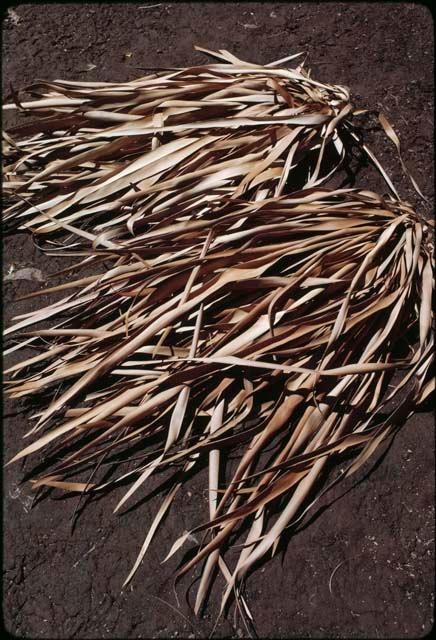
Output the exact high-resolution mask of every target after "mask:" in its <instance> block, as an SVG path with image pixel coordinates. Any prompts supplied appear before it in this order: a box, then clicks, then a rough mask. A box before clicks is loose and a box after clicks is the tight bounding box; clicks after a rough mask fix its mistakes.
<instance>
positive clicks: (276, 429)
mask: <svg viewBox="0 0 436 640" xmlns="http://www.w3.org/2000/svg"><path fill="white" fill-rule="evenodd" d="M270 195H272V194H271V193H270ZM41 222H42V218H41ZM31 226H32V227H35V222H33V223H32V225H31ZM127 245H128V250H127V248H126V246H124V245H123V246H119V245H116V246H101V243H100V246H99V247H95V249H94V250H93V251H92V255H93V257H94V259H95V260H99V261H100V263H101V264H102V265H103V260H105V259H110V260H109V261H110V266H108V267H107V269H106V270H104V268H103V266H102V272H101V273H100V274H98V275H92V276H88V277H86V278H82V279H77V280H75V281H69V282H67V283H65V284H63V285H61V286H59V287H54V288H52V291H55V290H60V289H71V290H72V293H69V294H68V295H67V297H65V298H64V299H62V300H60V301H58V302H55V303H53V304H51V305H49V306H48V307H45V308H43V309H40V310H37V311H33V312H31V313H27V314H24V315H22V316H19V317H17V318H16V319H15V320H16V324H15V325H14V326H12V327H11V328H10V329H8V330H7V333H12V332H17V331H19V330H23V329H24V330H25V332H24V338H25V339H24V340H23V341H22V342H21V343H18V344H17V345H15V346H14V347H12V348H11V349H10V351H12V350H14V351H17V350H18V349H20V348H21V347H22V346H25V345H26V344H29V343H32V345H33V346H34V347H35V348H39V349H40V353H38V354H37V355H36V356H33V357H32V358H29V359H27V360H24V361H22V362H19V363H18V364H16V365H14V366H12V367H10V368H9V369H8V371H7V373H9V374H10V379H9V380H8V381H7V389H8V393H9V394H10V395H11V396H12V397H21V396H28V395H32V394H43V396H44V399H47V398H51V402H50V404H49V406H48V407H47V408H46V409H45V410H44V411H43V413H41V414H39V415H38V416H36V417H37V418H38V420H37V422H36V424H35V426H34V427H33V428H32V429H31V431H30V433H29V434H28V435H29V436H30V435H32V441H31V443H30V444H29V445H28V446H26V447H25V448H24V449H23V450H22V451H20V452H19V453H18V454H17V455H16V456H15V457H14V458H13V460H19V459H21V458H23V457H25V456H28V455H29V454H33V453H35V452H37V451H39V450H44V451H45V452H46V454H45V455H46V458H47V459H49V458H50V456H52V458H51V459H52V461H53V464H52V467H51V470H50V472H49V473H44V474H43V475H39V476H37V477H36V478H34V484H33V486H34V487H35V488H38V487H43V486H48V487H59V488H63V489H65V490H70V491H76V492H77V491H78V492H82V493H90V492H91V493H92V492H97V491H102V490H104V489H105V488H107V487H108V485H117V484H119V483H126V482H130V483H131V484H130V487H129V489H128V490H127V492H126V493H125V495H124V496H123V498H122V499H121V501H120V502H119V504H118V505H117V507H116V510H118V509H119V508H120V507H122V506H123V505H125V504H126V502H127V501H128V500H131V499H132V497H133V495H135V496H136V497H138V496H139V495H140V494H141V492H142V491H144V489H145V483H146V480H147V479H148V478H149V477H150V475H151V474H152V473H153V472H156V471H160V470H162V469H168V470H171V469H174V468H175V469H176V471H175V473H174V477H173V486H172V489H171V490H170V491H169V493H168V494H167V496H166V497H165V499H164V501H163V503H162V505H161V508H160V510H159V511H158V513H157V515H156V518H155V520H154V522H153V523H152V525H151V526H150V528H149V530H148V533H147V537H146V540H145V542H144V545H143V547H142V549H141V551H140V554H139V556H138V559H137V561H136V563H135V565H134V567H133V569H132V571H131V573H130V575H129V576H128V577H127V580H126V582H128V581H129V580H130V579H131V577H132V576H133V574H134V572H135V571H136V570H137V569H138V567H139V565H140V563H141V560H142V558H143V556H144V554H145V552H146V550H147V548H148V545H149V544H150V541H151V539H152V537H153V535H154V533H155V531H156V529H157V527H158V525H159V523H160V522H161V520H162V518H163V517H164V515H165V513H166V512H167V511H168V509H169V508H170V506H171V503H172V501H173V499H174V497H175V495H176V493H177V492H178V491H179V490H180V489H181V488H185V484H186V481H187V476H186V474H187V472H188V471H189V470H191V469H194V470H195V468H196V467H197V466H199V464H200V463H203V462H205V463H206V464H208V466H209V487H208V491H209V498H210V499H209V515H208V517H207V516H206V515H203V514H202V513H199V514H198V525H197V526H195V528H193V529H192V530H191V531H190V532H185V533H184V534H183V535H182V537H181V538H179V539H178V540H177V541H176V542H175V544H174V546H173V548H172V549H171V550H170V552H169V555H171V554H173V553H175V552H176V551H177V550H178V549H180V548H181V547H182V545H183V543H184V542H186V541H187V540H188V539H192V538H190V534H193V533H196V532H200V531H202V532H204V533H205V535H207V536H208V540H207V542H206V543H205V544H202V545H200V547H199V549H198V552H197V553H196V555H195V556H194V558H193V559H192V560H190V561H189V562H188V563H186V564H185V565H184V566H183V567H182V568H181V569H180V571H179V574H178V575H182V574H183V573H186V572H187V571H189V570H191V569H192V568H193V567H194V566H195V565H196V564H197V563H199V562H201V561H203V560H205V565H204V569H203V574H202V580H201V583H200V588H199V591H198V596H197V601H196V605H195V608H196V610H197V611H198V610H199V609H200V607H201V605H202V603H203V601H204V598H205V594H206V593H207V589H208V586H209V584H210V581H211V577H212V575H213V572H214V571H215V570H219V571H221V573H222V574H223V576H224V579H225V582H226V585H227V587H226V590H225V592H224V595H223V599H222V606H223V607H224V605H225V603H226V602H227V600H228V597H229V595H230V594H231V593H232V590H233V591H234V592H235V593H236V594H237V595H238V594H239V591H238V589H239V586H240V584H241V581H242V580H243V579H244V577H245V576H246V575H247V573H248V572H249V571H250V570H251V569H252V567H253V566H254V565H255V563H256V562H257V561H258V560H259V559H260V558H261V557H262V556H264V555H265V554H267V553H272V554H274V553H275V551H276V549H277V545H278V543H279V542H280V540H281V537H282V536H283V533H284V531H285V529H287V528H288V527H290V526H293V527H295V526H296V525H297V524H298V522H299V521H300V520H301V519H302V518H303V517H304V515H305V513H306V512H307V510H308V509H309V508H310V507H311V506H312V505H313V504H314V502H315V500H316V499H317V498H318V497H319V495H320V492H321V491H323V490H325V486H324V489H323V485H322V484H321V480H322V478H323V477H324V476H323V474H324V471H325V470H326V468H327V466H330V465H331V464H333V463H334V462H335V461H337V459H338V456H342V455H343V454H344V453H352V454H354V456H355V459H354V461H353V462H352V464H351V465H350V466H349V467H348V470H347V472H346V473H345V474H343V475H342V476H340V477H345V476H347V475H349V474H351V473H353V472H354V471H355V470H356V469H357V468H359V466H360V465H361V464H362V463H363V462H365V460H366V459H367V458H368V457H369V456H370V455H371V454H372V453H373V451H374V450H375V449H376V447H377V446H378V445H379V443H380V442H381V441H382V440H383V439H384V438H386V437H387V435H388V434H391V433H394V432H395V431H396V430H397V429H398V428H399V426H400V425H401V424H402V423H403V422H404V420H405V419H406V418H407V417H408V416H409V415H410V414H411V413H412V412H413V411H414V410H415V409H416V407H417V405H419V404H420V403H422V402H423V401H424V400H425V399H426V398H427V397H428V396H429V394H430V393H431V391H432V389H433V387H434V381H433V379H432V377H431V363H432V355H433V334H432V330H431V325H432V310H431V295H432V288H433V285H434V276H433V245H432V241H431V236H430V229H429V225H428V223H426V222H425V221H424V220H422V219H421V218H420V216H419V215H417V214H416V213H415V211H414V210H413V209H412V208H411V206H409V205H408V204H406V203H404V202H400V201H398V200H396V199H394V198H391V197H390V198H382V197H380V196H378V195H377V194H374V193H372V192H370V191H364V190H357V189H337V190H327V189H325V188H321V187H310V188H306V189H305V190H302V191H298V192H295V193H293V194H292V195H288V196H281V197H273V198H268V199H263V200H260V201H248V202H247V201H244V200H243V199H241V198H238V197H236V196H235V197H233V198H229V199H228V200H227V201H226V202H224V203H222V204H221V205H220V207H219V208H215V207H212V206H209V207H207V208H206V207H205V208H202V209H201V210H199V211H196V213H195V215H191V216H189V217H188V216H186V217H185V216H182V219H180V214H179V213H177V214H176V215H173V213H172V209H171V208H169V210H168V211H167V212H166V214H165V215H164V213H162V214H161V215H160V217H159V219H158V220H156V221H155V224H152V225H150V226H149V227H148V228H147V227H145V228H143V229H142V230H141V233H137V235H135V236H134V237H133V238H131V239H130V240H129V241H128V243H127ZM132 256H133V257H132ZM45 292H47V290H44V293H45ZM38 293H39V292H37V293H36V294H32V295H38ZM48 318H49V319H50V322H51V323H52V327H53V328H51V329H44V330H42V329H39V330H38V329H33V331H31V332H29V330H28V328H29V327H33V326H34V325H36V324H38V323H40V322H42V321H45V320H47V319H48ZM415 342H416V344H415ZM47 343H48V344H47ZM59 385H60V393H57V391H58V390H59ZM66 446H68V448H69V450H68V452H67V453H65V450H64V448H65V447H66ZM138 446H139V447H140V448H141V450H142V452H143V453H142V457H141V459H140V460H139V462H138V461H137V460H133V457H134V456H133V453H132V451H133V447H136V449H137V448H138ZM267 448H268V449H269V454H268V457H267V456H265V451H266V449H267ZM238 451H242V454H241V456H242V457H241V459H240V461H239V463H238V466H237V469H236V471H234V472H233V473H232V474H229V470H228V467H229V454H230V453H231V452H238ZM121 455H122V456H123V457H124V459H126V460H129V458H131V463H130V467H121V465H119V464H117V461H118V460H119V457H120V456H121ZM102 461H104V462H105V464H108V463H110V462H111V461H112V463H113V464H114V466H115V472H116V473H117V475H115V476H114V478H113V479H112V480H111V481H110V482H105V481H103V480H102V479H101V478H99V477H98V471H99V468H100V465H101V463H102ZM11 462H12V461H11ZM121 469H123V470H122V471H121ZM90 471H91V476H90V475H89V474H90ZM226 471H227V473H226ZM219 478H224V479H223V480H222V481H221V484H219ZM244 531H245V532H246V538H245V543H244V546H243V547H242V550H241V551H240V555H239V559H237V560H236V562H233V561H232V560H231V554H229V557H230V560H227V559H226V560H224V557H223V555H224V552H225V551H226V549H227V547H229V546H230V547H232V545H234V537H233V534H234V533H238V532H239V533H240V534H243V532H244ZM235 548H237V545H236V547H235ZM244 606H246V605H244Z"/></svg>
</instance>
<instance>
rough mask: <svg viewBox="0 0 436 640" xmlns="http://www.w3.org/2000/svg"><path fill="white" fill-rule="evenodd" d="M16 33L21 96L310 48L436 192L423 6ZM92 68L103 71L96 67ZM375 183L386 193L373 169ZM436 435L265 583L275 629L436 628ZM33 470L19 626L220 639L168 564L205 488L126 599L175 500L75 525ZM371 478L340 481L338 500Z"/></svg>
mask: <svg viewBox="0 0 436 640" xmlns="http://www.w3.org/2000/svg"><path fill="white" fill-rule="evenodd" d="M147 5H151V6H147ZM3 43H4V44H3V86H4V90H7V91H9V87H10V84H12V85H13V86H14V87H17V88H18V87H21V86H23V85H25V84H27V83H30V82H32V81H33V80H35V79H37V78H45V79H55V78H75V79H80V80H115V81H121V80H124V79H126V78H127V79H131V78H134V77H135V76H137V75H144V73H145V72H143V71H141V70H140V69H139V68H140V67H151V66H172V65H179V66H183V65H188V64H190V63H195V62H200V61H203V60H204V57H203V55H202V54H200V53H197V52H194V51H193V46H194V44H199V45H202V46H206V47H208V48H211V49H218V48H225V49H228V50H230V51H232V52H233V53H235V54H236V55H238V56H240V57H242V58H245V59H248V60H253V61H259V62H269V61H271V60H275V59H278V58H281V57H284V56H285V55H289V54H290V53H292V52H298V51H307V52H308V54H309V56H308V65H309V66H310V67H312V69H313V75H314V76H316V77H318V78H319V79H321V80H325V81H327V82H333V83H337V84H344V85H347V86H348V87H350V88H351V90H352V94H353V96H354V100H355V102H356V103H357V104H359V105H367V106H370V107H373V108H376V109H381V110H382V111H383V112H384V113H385V114H386V115H387V117H388V118H389V119H390V120H391V122H392V123H394V125H395V127H396V130H397V132H398V133H399V135H400V138H401V141H402V144H403V148H404V151H405V156H406V159H407V163H408V165H409V167H410V169H411V171H412V173H413V174H414V175H415V177H416V179H417V181H418V183H419V184H420V185H421V188H422V189H423V191H424V193H425V194H426V196H427V197H428V198H429V199H430V201H432V198H433V92H434V85H433V60H434V49H433V24H432V17H431V14H430V12H429V11H428V9H426V8H425V7H424V6H421V5H419V4H407V3H399V4H396V3H394V4H389V3H386V4H385V3H380V4H364V3H359V4H354V3H347V4H343V3H323V4H309V3H307V4H306V3H295V4H294V3H286V4H285V3H283V4H279V3H262V4H260V3H259V4H257V3H239V4H233V3H225V4H224V3H218V2H217V3H210V4H209V3H196V4H194V3H187V4H184V3H173V4H169V3H158V2H155V1H154V0H149V1H148V2H145V0H144V2H143V3H138V4H133V3H125V4H118V5H117V4H101V5H97V4H77V5H73V4H70V5H68V4H64V5H61V4H52V5H42V4H40V5H36V4H35V5H25V4H23V5H18V6H16V7H14V8H13V10H12V11H11V10H10V11H9V13H8V14H6V18H5V20H4V22H3ZM88 64H92V65H95V68H94V69H92V70H90V71H86V68H87V65H88ZM5 124H8V122H6V123H5ZM369 135H370V142H371V144H372V145H373V148H375V150H376V151H377V152H378V154H379V156H380V158H381V160H382V161H383V163H384V164H385V166H386V167H387V169H388V170H389V172H390V174H391V176H392V177H393V178H394V182H396V183H397V184H398V185H399V186H400V192H401V194H402V196H403V197H405V198H406V199H410V201H412V202H414V203H415V204H417V205H418V204H419V202H418V200H417V198H416V194H415V193H414V191H413V190H412V189H411V187H410V183H409V182H408V180H407V179H405V178H404V176H403V175H402V173H401V168H400V164H399V161H398V158H397V157H396V154H395V152H394V149H393V147H392V145H391V144H390V143H389V142H387V141H386V140H385V139H384V138H383V136H382V135H380V134H378V133H370V134H369ZM360 184H366V186H367V187H368V188H371V189H383V185H382V183H381V181H380V180H379V179H378V178H377V176H375V174H374V172H373V170H370V169H367V170H365V172H363V173H362V174H361V176H360ZM419 206H420V209H421V210H423V211H424V212H425V213H426V214H429V213H430V212H431V208H430V207H429V206H426V205H425V206H422V205H420V204H419ZM11 263H14V265H15V266H16V267H25V266H35V267H37V268H39V269H41V270H42V272H43V274H48V273H50V272H53V271H54V270H56V269H57V268H58V266H59V265H58V263H57V261H56V260H54V259H53V258H45V257H44V256H42V255H41V254H40V253H39V252H38V250H37V249H36V248H35V247H34V246H33V244H32V242H31V240H30V238H29V237H25V236H23V235H16V236H13V237H9V238H7V239H6V241H5V243H4V270H5V271H7V270H8V268H9V266H10V265H11ZM38 286H41V285H40V284H38V283H36V282H26V281H17V282H8V283H6V284H5V290H4V311H5V314H4V315H5V322H6V323H7V322H9V320H10V318H11V317H12V316H13V315H15V314H17V313H23V312H25V311H28V310H30V309H31V308H32V305H33V304H35V302H33V301H32V300H30V302H29V301H27V302H16V301H15V298H16V297H17V296H19V295H21V294H23V293H25V292H27V291H29V290H31V288H32V289H34V288H36V287H38ZM45 301H46V300H44V299H42V300H41V302H45ZM47 301H48V298H47ZM38 304H39V303H38ZM20 409H22V405H20V403H14V404H11V403H6V405H5V412H6V419H5V421H4V428H5V431H4V433H5V438H4V441H5V445H4V456H5V460H7V459H9V458H10V457H11V455H12V454H13V453H15V452H17V450H18V449H19V448H20V447H21V437H22V435H23V434H24V433H25V432H26V431H27V429H28V426H29V423H28V415H29V414H28V413H26V412H21V413H20ZM433 438H434V432H433V417H432V415H431V414H424V413H421V414H418V415H415V417H413V418H412V419H411V420H409V421H408V423H407V424H406V426H405V427H404V428H403V429H402V431H401V432H400V434H399V435H398V437H397V438H396V439H395V441H394V443H393V444H392V446H391V448H390V449H389V451H388V452H387V455H386V457H385V459H384V460H383V462H382V464H381V465H379V466H378V467H377V468H376V469H375V470H374V471H373V473H372V474H371V475H370V476H369V477H367V478H366V479H364V480H363V481H362V482H361V483H360V484H358V486H357V487H355V488H354V489H353V490H352V491H350V492H349V493H347V494H346V495H345V496H344V497H342V498H341V499H340V500H338V501H337V502H335V504H333V505H332V506H331V507H330V509H328V510H326V511H324V512H323V513H322V514H321V515H320V517H318V518H317V519H316V520H315V521H314V522H313V523H312V524H311V525H310V526H308V527H307V528H306V529H304V530H303V531H302V532H301V533H299V534H298V535H297V536H296V537H294V538H293V539H292V540H291V541H290V543H289V545H288V548H287V551H286V553H285V554H282V555H281V556H280V555H279V556H277V557H275V558H274V560H272V561H269V562H267V563H265V564H264V565H263V567H262V568H260V569H259V570H258V571H257V572H256V573H255V574H253V575H252V576H251V578H250V579H249V580H248V584H247V598H248V602H249V605H250V608H251V610H252V612H253V614H254V616H255V625H256V630H257V633H258V634H259V636H260V637H271V638H273V637H274V638H275V637H277V638H279V637H302V636H306V637H318V638H326V637H353V638H354V637H356V638H358V637H379V638H392V637H408V638H412V637H422V636H424V635H425V634H427V633H428V632H429V631H430V629H431V627H432V624H433V602H432V597H433V591H434V575H435V574H434V555H433V554H434V440H433ZM385 448H386V447H385ZM27 465H28V463H27V464H26V466H24V468H23V467H20V465H19V464H17V465H12V466H11V467H7V469H6V470H5V472H4V538H3V540H4V601H3V612H4V613H3V615H4V621H5V625H6V628H7V629H8V630H9V632H11V633H13V634H14V635H17V636H20V637H21V636H23V637H32V638H39V637H41V638H69V637H76V638H101V637H108V638H111V637H112V638H114V637H128V638H139V637H206V636H207V634H208V633H210V631H211V629H212V626H213V623H214V621H215V618H216V614H217V611H218V602H219V590H217V591H216V592H215V594H214V595H213V597H212V600H211V604H210V607H209V609H208V610H207V615H206V617H205V618H203V619H196V618H195V617H194V616H193V615H192V614H191V612H190V610H189V608H188V606H187V605H186V603H185V600H184V596H183V594H184V590H185V587H186V586H188V585H189V580H187V581H185V583H183V584H182V585H181V588H180V589H179V595H180V600H181V608H180V609H179V610H177V609H174V608H173V607H174V606H176V603H175V599H174V596H173V591H172V582H171V575H172V571H173V570H174V568H175V567H176V565H177V561H176V560H175V561H174V562H169V563H167V564H165V565H161V564H160V561H161V560H162V559H163V557H164V555H165V554H166V552H167V550H168V549H169V547H170V546H171V543H172V541H173V540H174V539H175V538H176V537H177V536H178V535H179V534H180V533H181V532H182V531H183V530H184V529H187V528H190V526H191V525H192V524H193V523H194V522H197V521H198V519H199V516H198V512H199V503H202V504H201V507H202V508H203V507H204V506H205V504H204V503H205V497H204V495H203V494H202V493H201V489H200V486H201V483H199V482H198V483H194V485H193V487H192V489H191V495H190V496H189V494H185V496H184V497H183V498H181V499H180V500H179V502H177V504H176V505H175V508H174V510H173V512H172V514H171V515H170V517H168V519H167V520H166V522H165V524H164V526H163V527H162V528H161V530H160V534H159V535H158V536H157V537H156V538H155V540H154V542H153V543H152V545H151V548H150V550H149V552H148V554H147V556H146V558H145V561H144V562H143V565H142V568H141V570H140V571H139V573H138V574H137V577H136V579H135V580H134V582H133V585H132V587H131V588H130V587H129V588H128V589H127V590H126V591H124V592H122V591H121V585H122V582H123V580H124V578H125V577H126V575H127V573H128V571H129V569H130V568H131V566H132V564H133V562H134V560H135V558H136V555H137V553H138V550H139V547H140V545H141V543H142V540H143V538H144V537H145V533H146V531H147V526H148V525H149V523H150V519H151V517H152V514H153V513H154V512H155V511H156V508H157V505H158V504H159V502H158V501H157V500H156V499H152V500H150V501H146V502H144V503H143V504H141V505H140V506H139V507H138V508H136V509H135V510H133V511H131V512H129V513H127V514H126V515H124V516H122V517H117V516H114V515H113V514H112V509H113V507H114V505H115V504H116V501H117V495H116V494H115V492H114V493H111V494H109V495H108V496H106V497H104V498H103V499H101V500H99V501H98V502H95V503H94V504H93V505H91V506H90V507H89V508H87V509H85V511H84V512H83V514H82V516H81V518H80V519H79V522H78V526H77V527H76V529H75V531H74V533H73V534H72V535H71V533H70V516H71V514H72V511H73V510H74V506H75V499H71V498H69V499H59V496H57V498H58V499H55V498H56V496H54V495H53V496H52V497H51V498H48V499H46V500H43V501H42V502H41V503H39V504H38V505H37V506H35V508H34V509H32V510H31V511H30V510H29V505H30V501H31V497H30V496H31V492H30V489H29V486H28V484H25V483H24V484H23V483H21V480H22V478H23V475H24V472H25V471H26V470H28V469H29V467H28V466H27ZM368 470H369V468H367V469H366V471H368ZM363 475H364V474H363V473H361V474H359V476H358V477H356V478H354V479H352V481H350V482H348V484H347V485H342V486H341V487H339V488H337V489H336V490H335V491H333V492H332V493H331V495H329V496H328V498H329V500H330V499H333V498H334V497H338V496H339V495H341V494H342V493H343V492H344V491H345V489H348V488H350V487H351V486H352V484H353V483H355V482H356V481H357V480H359V479H361V478H363ZM324 503H325V504H327V500H325V501H324ZM181 612H183V616H186V618H184V617H183V616H182V615H181ZM216 635H217V636H218V637H238V636H239V637H243V636H246V635H247V633H246V631H245V628H244V627H243V624H242V622H241V620H240V619H238V620H237V622H236V625H235V626H233V616H230V617H229V619H228V620H224V621H222V622H220V623H219V625H218V627H217V630H216Z"/></svg>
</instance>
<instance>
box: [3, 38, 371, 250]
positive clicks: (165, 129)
mask: <svg viewBox="0 0 436 640" xmlns="http://www.w3.org/2000/svg"><path fill="white" fill-rule="evenodd" d="M200 50H202V49H200ZM202 51H205V52H207V53H209V54H211V55H213V56H215V57H217V58H218V59H219V62H218V63H217V64H208V65H202V66H195V67H190V68H181V69H171V70H167V71H160V72H156V73H152V74H151V75H148V76H145V77H143V78H139V79H137V80H134V81H131V82H125V83H108V82H70V81H61V80H57V81H53V82H35V83H34V84H33V85H31V86H29V87H27V89H26V91H27V93H28V94H30V95H31V97H33V98H34V99H32V100H30V101H25V100H24V101H21V95H20V96H19V95H18V94H14V96H13V97H14V100H15V101H14V102H13V103H12V104H8V105H6V106H5V107H4V108H5V109H18V110H19V111H20V112H22V113H23V114H24V115H26V116H32V115H34V116H37V119H36V120H32V121H31V122H30V123H25V124H21V125H19V126H17V127H13V128H11V129H10V130H9V131H8V133H7V134H5V135H4V157H5V168H4V172H3V175H4V184H3V192H4V197H5V201H6V203H7V207H6V209H5V211H4V221H5V223H6V224H7V225H11V226H12V227H14V228H16V227H19V228H29V229H31V230H32V231H33V232H35V233H38V234H44V236H45V235H46V234H49V233H53V232H55V231H57V230H59V229H62V230H70V231H71V230H75V232H76V236H77V237H76V243H77V241H78V240H80V239H81V238H83V239H85V240H86V241H89V240H90V239H91V240H93V241H94V242H95V243H96V244H101V245H103V246H107V247H109V248H110V247H113V246H115V245H116V244H117V243H118V242H119V241H120V240H122V239H125V238H129V237H130V236H131V235H135V236H136V235H138V234H141V233H143V232H144V231H147V230H148V229H149V228H150V226H153V227H154V228H156V227H158V226H159V224H160V223H161V221H164V222H165V224H168V223H169V220H170V219H171V217H172V219H174V220H177V219H179V218H182V217H183V216H184V215H187V216H190V215H192V213H193V212H194V211H195V212H196V211H201V210H202V209H205V208H207V207H209V206H212V205H213V204H216V203H220V202H221V201H222V200H223V199H224V200H225V199H228V198H231V199H239V198H241V197H243V198H244V199H249V200H259V199H263V198H269V197H272V196H279V195H281V194H282V193H285V192H286V185H291V189H292V190H297V189H302V188H314V187H316V186H318V185H320V184H322V183H323V182H324V181H325V180H326V179H327V178H328V177H329V176H330V175H331V174H332V173H333V172H334V171H335V170H336V168H337V167H338V166H339V165H340V164H341V162H342V161H343V159H344V157H345V155H346V151H347V149H349V148H350V145H351V142H353V141H354V142H356V139H357V140H358V135H357V133H356V131H355V130H354V128H353V125H352V123H351V121H350V118H351V116H352V115H353V109H352V106H351V104H350V101H349V92H348V90H347V89H346V88H344V87H341V86H336V85H327V84H323V83H321V82H317V81H316V80H313V79H312V78H311V77H310V73H309V72H307V71H306V70H305V69H304V67H303V65H300V66H298V67H297V68H296V69H284V68H277V65H278V64H283V63H285V62H287V61H288V60H289V59H292V58H295V57H296V56H290V58H289V59H284V60H280V61H278V62H275V63H271V64H270V65H265V66H261V65H257V64H251V63H248V62H244V61H241V60H239V59H238V58H236V57H235V56H233V55H231V54H230V53H228V52H227V51H219V52H218V53H216V52H209V51H207V50H204V49H203V50H202ZM23 198H24V200H23ZM28 199H30V200H31V203H30V204H29V203H28V202H27V200H28ZM66 225H69V226H66ZM44 236H43V237H44Z"/></svg>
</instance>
